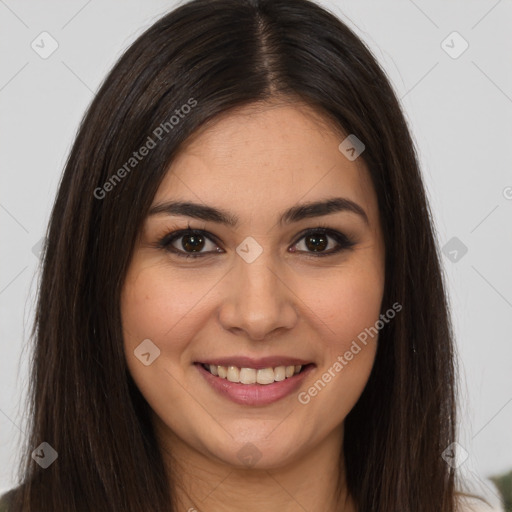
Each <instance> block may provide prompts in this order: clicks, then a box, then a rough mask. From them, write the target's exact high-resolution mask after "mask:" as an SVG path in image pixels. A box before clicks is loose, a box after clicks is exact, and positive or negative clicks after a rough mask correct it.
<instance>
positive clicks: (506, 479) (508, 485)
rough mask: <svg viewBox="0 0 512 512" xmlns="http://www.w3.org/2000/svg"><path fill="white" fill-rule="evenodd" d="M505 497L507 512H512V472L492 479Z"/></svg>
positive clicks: (504, 502)
mask: <svg viewBox="0 0 512 512" xmlns="http://www.w3.org/2000/svg"><path fill="white" fill-rule="evenodd" d="M490 480H492V482H494V484H495V485H496V487H497V488H498V490H499V491H500V493H501V495H502V497H503V506H504V507H505V512H512V471H509V472H508V473H505V474H504V475H500V476H493V477H491V478H490Z"/></svg>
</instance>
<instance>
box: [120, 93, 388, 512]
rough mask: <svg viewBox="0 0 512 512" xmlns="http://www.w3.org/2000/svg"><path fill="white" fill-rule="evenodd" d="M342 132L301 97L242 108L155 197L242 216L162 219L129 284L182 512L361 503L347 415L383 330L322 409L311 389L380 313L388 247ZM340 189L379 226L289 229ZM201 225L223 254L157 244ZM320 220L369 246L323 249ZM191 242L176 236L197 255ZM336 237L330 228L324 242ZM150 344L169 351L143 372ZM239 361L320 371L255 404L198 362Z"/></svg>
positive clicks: (195, 142)
mask: <svg viewBox="0 0 512 512" xmlns="http://www.w3.org/2000/svg"><path fill="white" fill-rule="evenodd" d="M344 137H345V136H344V135H342V134H341V133H340V132H339V131H338V130H337V129H336V127H335V126H333V125H332V124H330V122H329V120H328V119H326V118H323V117H321V115H320V114H319V113H317V112H315V111H312V110H310V108H309V107H307V106H305V105H302V104H300V103H297V102H295V103H293V104H291V103H277V102H276V103H266V104H256V105H251V106H249V107H244V108H242V109H238V110H236V111H233V112H230V113H229V114H228V115H223V116H222V117H220V118H217V119H216V120H215V122H213V123H209V125H207V126H203V127H202V128H201V129H200V130H199V131H198V132H196V133H195V134H194V136H193V137H191V138H190V139H189V140H188V141H187V144H186V145H185V146H183V148H182V151H181V152H180V154H179V155H178V156H177V157H176V158H175V159H174V161H173V163H172V165H171V166H170V168H169V170H168V172H167V174H166V176H165V178H164V180H163V182H162V183H161V186H160V187H159V189H158V191H157V193H156V195H155V197H154V200H153V205H157V204H160V203H162V202H165V201H169V200H177V199H179V200H187V201H191V202H196V203H202V204H207V205H210V206H214V207H217V208H222V209H224V210H228V211H230V212H232V213H233V214H235V215H237V216H238V217H239V219H240V223H239V225H238V226H237V227H236V228H233V227H229V226H225V225H221V224H217V223H215V222H209V221H208V222H205V221H202V220H197V219H191V218H188V217H184V216H174V215H173V216H170V215H168V214H166V213H162V214H157V215H151V216H148V218H147V219H146V221H145V223H144V226H143V229H142V231H141V233H140V239H139V241H138V242H137V245H136V248H135V252H134V255H133V259H132V261H131V264H130V267H129V270H128V273H127V277H126V281H125V285H124V288H123V293H122V299H121V311H122V318H123V330H124V349H125V354H126V360H127V363H128V368H129V371H130V373H131V375H132V376H133V379H134V381H135V383H136V384H137V386H138V387H139V389H140V391H141V393H142V394H143V395H144V397H145V398H146V400H147V401H148V403H149V404H150V406H151V408H152V411H153V420H154V425H155V430H156V434H157V438H158V440H159V443H160V446H161V448H162V450H163V454H164V458H165V460H166V462H168V464H169V468H170V467H171V466H172V467H173V468H174V478H175V479H176V481H177V483H176V488H175V490H174V493H175V494H176V495H177V499H178V502H179V510H184V511H185V510H190V512H192V511H193V510H201V511H203V512H209V511H216V512H219V511H226V512H229V511H239V510H242V509H243V510H246V511H261V510H269V511H276V512H277V511H279V512H283V511H296V510H307V511H308V512H309V511H310V512H313V511H322V512H325V511H333V512H334V511H335V510H343V511H345V512H353V511H355V510H356V508H355V506H354V503H353V502H352V500H351V498H350V496H349V495H348V493H347V492H346V489H345V478H344V471H345V469H344V468H343V467H340V466H339V462H338V460H339V454H340V452H341V451H342V450H343V426H344V419H345V417H346V416H347V414H348V413H349V412H350V410H351V409H352V408H353V406H354V405H355V404H356V402H357V400H358V399H359V397H360V395H361V393H362V391H363V389H364V387H365V385H366V383H367V380H368V377H369V375H370V372H371V369H372V366H373V363H374V359H375V353H376V348H377V337H375V338H373V339H372V340H371V341H370V342H369V343H368V344H367V345H366V346H364V347H363V348H362V350H361V351H360V352H359V353H358V354H357V355H355V356H354V358H353V359H352V360H351V361H350V362H349V363H348V364H347V365H346V366H345V367H344V368H343V370H342V371H341V372H338V373H336V376H335V377H333V378H332V379H331V381H330V382H329V383H328V384H327V385H326V386H325V387H324V388H323V389H322V390H321V391H320V392H319V393H318V394H317V395H316V396H314V397H312V398H311V400H310V401H309V403H307V404H302V403H300V402H299V401H298V397H297V395H298V392H300V391H304V390H306V391H307V389H308V388H309V387H310V386H312V385H313V384H314V382H315V381H317V380H318V379H319V378H320V377H321V375H322V374H323V373H324V372H326V371H328V369H329V368H330V367H332V366H333V364H334V362H335V361H336V360H337V357H338V356H339V355H343V354H344V353H345V352H346V351H347V350H348V349H349V347H350V345H351V343H352V342H353V340H355V339H356V338H357V336H358V334H359V333H361V332H362V331H363V330H364V329H365V328H367V327H369V326H373V325H374V324H375V322H376V321H377V320H378V319H379V314H380V308H381V302H382V296H383V291H384V242H383V236H382V229H381V225H380V220H379V214H378V209H377V198H376V195H375V191H374V189H373V187H372V184H371V182H370V179H369V174H368V171H367V169H366V167H365V164H364V162H363V161H362V158H357V159H356V160H355V161H349V160H348V159H347V158H345V156H344V155H343V154H341V152H340V151H339V149H338V146H339V144H340V142H341V141H342V140H343V139H344ZM332 197H344V198H348V199H350V200H352V201H354V202H356V203H357V204H359V205H360V206H361V207H362V208H363V209H364V211H365V212H366V215H367V218H368V223H366V222H365V221H364V220H363V218H362V217H361V216H359V215H357V214H355V213H352V212H349V211H343V212H336V213H332V214H329V215H325V216H322V217H316V218H309V219H303V220H301V221H299V222H297V223H294V224H290V225H287V226H280V225H278V224H277V219H278V215H279V213H280V212H282V211H284V210H285V209H287V208H289V207H292V206H295V205H297V204H299V203H305V202H309V201H317V200H325V199H327V198H332ZM189 224H190V227H191V228H192V229H200V230H204V231H206V232H208V233H211V234H213V235H215V236H216V237H217V238H218V239H219V240H220V243H217V242H216V241H215V240H211V241H210V240H208V239H206V241H205V245H204V247H203V248H202V249H201V251H202V252H203V253H207V252H209V251H214V250H215V249H216V248H220V249H222V251H223V252H220V253H219V252H211V253H210V254H209V255H207V256H205V257H203V258H197V259H193V258H188V259H185V258H181V257H179V256H177V255H173V254H172V253H171V252H169V251H166V250H165V249H163V248H161V247H158V241H159V240H160V239H161V238H162V237H164V236H165V235H166V234H168V233H170V232H171V231H175V230H178V229H187V228H188V225H189ZM319 225H324V226H327V227H329V228H330V229H332V230H336V231H339V232H341V233H344V234H346V235H347V236H349V237H351V238H352V239H353V240H354V241H355V245H354V246H353V247H352V248H348V249H344V250H342V251H341V252H339V253H336V254H332V255H330V256H326V257H318V256H315V252H314V251H313V250H312V249H311V248H310V247H309V248H308V246H307V245H306V242H305V240H306V239H305V238H297V235H300V233H301V231H303V230H305V229H308V228H317V227H318V226H319ZM248 236H251V237H253V238H254V239H255V240H256V241H257V242H258V243H259V245H260V246H261V247H262V249H263V252H262V254H261V255H260V256H259V257H258V258H257V259H256V260H255V261H254V262H252V263H250V264H249V263H247V262H246V261H244V260H243V259H242V258H241V257H240V256H239V255H238V254H237V252H236V248H237V247H238V246H239V245H240V244H241V243H242V241H243V240H244V239H245V238H246V237H248ZM182 241H183V238H181V239H178V240H177V241H175V242H174V243H173V246H174V247H175V248H178V249H181V250H182V251H184V252H186V250H187V249H186V248H185V249H184V248H183V245H182ZM337 245H338V244H337V242H336V240H335V239H332V238H329V246H328V247H327V248H326V249H325V252H329V251H330V250H331V249H332V248H335V247H337ZM290 248H292V249H293V248H295V249H296V251H295V252H292V251H290ZM188 250H189V252H190V247H189V249H188ZM147 338H149V339H151V340H152V342H153V343H154V344H155V345H156V346H158V348H159V349H160V356H159V357H158V358H157V359H155V360H154V362H153V363H152V364H150V365H148V366H145V365H143V364H141V362H140V361H139V359H138V358H137V357H135V356H134V350H135V349H136V347H137V346H138V345H139V344H140V343H141V341H142V340H144V339H147ZM234 355H247V356H251V357H256V358H257V357H264V356H273V355H288V356H293V357H299V358H302V359H305V360H308V361H311V362H313V363H314V364H315V365H316V366H315V368H314V370H313V372H311V373H310V374H309V375H308V376H307V379H306V381H304V383H303V385H302V386H301V388H300V389H299V390H298V391H297V392H293V393H292V394H290V395H289V396H287V397H285V398H283V399H281V400H279V401H277V402H275V403H272V404H270V405H266V406H257V407H251V406H247V405H239V404H236V403H234V402H232V401H231V400H229V399H228V398H225V397H223V396H221V395H219V394H218V393H217V392H216V391H215V390H213V389H212V388H211V387H210V386H209V385H208V384H207V383H206V381H205V379H204V378H203V376H202V375H201V374H200V372H199V371H198V370H197V368H196V366H194V365H193V363H194V362H195V361H201V360H205V359H206V358H214V357H225V356H234ZM246 443H252V444H253V445H254V446H255V447H256V450H257V453H258V454H259V456H260V458H259V460H258V462H257V463H256V464H255V465H254V466H251V467H249V466H247V465H244V463H243V462H242V461H241V460H240V459H239V457H238V452H239V450H240V449H242V448H243V447H244V445H246ZM338 479H339V480H340V482H341V486H342V489H343V492H342V495H341V499H340V503H337V499H336V498H335V488H336V484H337V480H338ZM300 507H303V508H300ZM337 507H338V508H337Z"/></svg>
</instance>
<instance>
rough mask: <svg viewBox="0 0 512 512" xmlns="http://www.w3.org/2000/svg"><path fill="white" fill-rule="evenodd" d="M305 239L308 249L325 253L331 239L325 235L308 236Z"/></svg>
mask: <svg viewBox="0 0 512 512" xmlns="http://www.w3.org/2000/svg"><path fill="white" fill-rule="evenodd" d="M304 238H305V240H306V247H307V248H308V249H309V250H311V251H314V252H318V251H320V252H321V251H324V250H325V248H326V247H327V246H328V245H329V240H328V238H329V237H328V236H327V235H324V234H320V235H308V236H306V237H304Z"/></svg>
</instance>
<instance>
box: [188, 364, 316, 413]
mask: <svg viewBox="0 0 512 512" xmlns="http://www.w3.org/2000/svg"><path fill="white" fill-rule="evenodd" d="M234 360H236V361H238V362H240V360H239V359H234ZM234 360H230V361H234ZM284 360H285V359H284V358H282V359H281V361H284ZM290 361H291V360H290ZM208 364H219V365H221V366H224V364H221V363H214V362H211V363H208ZM292 364H294V363H292V362H290V363H289V365H290V366H291V365H292ZM298 364H300V363H298ZM195 366H196V368H197V369H198V370H199V373H201V375H202V376H203V377H204V378H205V380H206V382H207V383H208V384H209V385H210V386H211V387H212V388H213V389H214V390H215V391H217V392H218V393H220V394H221V395H223V396H225V397H227V398H229V399H230V400H232V401H233V402H235V403H237V404H241V405H252V406H257V405H268V404H271V403H273V402H277V401H278V400H281V399H282V398H284V397H285V396H288V395H290V394H291V393H293V392H294V391H296V390H297V389H298V388H299V387H300V385H301V384H302V382H303V381H304V379H305V378H306V377H307V375H308V374H309V373H310V372H311V371H312V370H313V368H314V365H312V364H311V365H308V366H307V367H306V368H305V369H304V370H303V371H301V372H300V373H297V374H296V375H294V376H293V377H289V378H287V379H285V380H282V381H280V382H274V383H273V384H240V383H237V382H230V381H229V380H227V379H222V378H220V377H216V376H215V375H212V374H211V373H210V372H209V371H208V370H205V368H203V365H202V364H200V363H196V364H195ZM227 366H238V364H236V365H227ZM270 366H272V365H271V364H267V365H266V366H258V368H269V367H270ZM283 366H285V365H283ZM239 368H255V367H254V366H252V365H246V366H244V365H241V366H240V367H239Z"/></svg>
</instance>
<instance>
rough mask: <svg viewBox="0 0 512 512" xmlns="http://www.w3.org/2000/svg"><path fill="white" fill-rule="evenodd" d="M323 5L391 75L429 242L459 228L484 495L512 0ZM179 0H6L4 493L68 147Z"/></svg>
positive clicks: (466, 364) (499, 390)
mask: <svg viewBox="0 0 512 512" xmlns="http://www.w3.org/2000/svg"><path fill="white" fill-rule="evenodd" d="M320 3H321V4H322V5H324V6H327V7H329V8H330V9H331V10H332V11H334V12H335V13H336V14H338V16H340V17H341V19H343V20H344V21H345V22H346V23H347V24H348V25H349V26H350V27H351V28H352V29H353V30H355V32H356V33H357V34H358V35H359V36H360V37H361V38H362V39H363V40H365V41H366V43H367V44H368V45H369V46H370V48H371V49H372V51H373V52H374V54H375V56H376V57H377V59H378V60H379V62H380V63H381V65H382V66H383V67H384V68H385V70H386V72H387V73H388V76H389V77H390V80H391V81H392V83H393V85H394V87H395V90H396V92H397V95H398V96H399V98H400V99H401V101H402V105H403V108H404V111H405V113H406V116H407V119H408V121H409V123H410V127H411V131H412V134H413V137H414V139H415V141H416V144H417V147H418V152H419V156H420V159H421V164H422V169H423V173H424V177H425V182H426V186H427V189H428V194H429V197H430V201H431V206H432V209H433V212H434V216H435V221H436V225H437V229H438V236H439V243H440V244H441V246H445V244H447V242H448V241H449V240H451V239H452V238H453V237H456V240H452V241H451V242H450V245H448V246H447V248H446V249H445V253H446V254H445V255H443V264H444V268H445V273H446V278H447V282H448V285H449V292H450V300H451V302H452V307H453V321H454V326H455V332H456V338H457V350H458V353H459V357H460V370H461V392H462V393H461V416H460V423H461V424H460V430H461V436H460V443H461V445H462V446H463V448H464V450H465V451H466V452H467V453H468V458H467V460H466V461H465V462H464V464H463V465H462V469H463V471H464V472H465V474H467V475H468V477H471V478H477V477H480V479H481V480H482V482H481V483H480V485H481V486H482V492H484V493H486V494H487V495H489V496H490V497H491V499H493V492H494V489H493V488H492V486H491V485H489V482H488V481H485V480H484V479H485V478H486V477H488V476H490V475H495V474H498V473H501V472H504V471H508V470H510V469H512V372H511V369H510V367H511V362H512V343H510V331H511V327H512V321H511V319H512V272H511V267H510V262H511V261H512V236H511V234H512V233H511V231H512V229H511V220H512V169H511V157H512V151H511V147H512V142H511V140H512V123H511V122H510V121H511V117H512V61H511V58H510V56H511V55H512V39H511V37H510V27H511V25H512V5H511V2H510V1H507V0H499V1H467V0H465V1H452V2H449V3H448V2H445V1H439V0H438V1H428V2H427V1H426V0H422V1H420V0H417V1H414V2H413V1H411V0H404V1H391V0H387V1H381V2H375V3H374V2H369V1H361V0H355V1H338V2H334V1H322V2H320ZM175 5H176V2H174V1H171V0H168V1H163V0H161V1H157V0H151V1H145V2H142V0H137V1H136V0H130V1H123V2H122V4H121V2H114V1H112V0H108V1H106V0H102V1H99V0H90V1H83V2H75V1H69V0H67V1H60V2H58V1H46V2H40V1H36V0H31V1H24V2H15V1H14V0H0V48H1V58H2V62H1V66H0V108H1V116H0V145H1V160H0V162H1V171H2V172H1V188H0V229H1V240H2V242H1V245H0V258H1V260H0V315H1V316H0V343H1V352H2V357H1V358H0V389H1V398H0V461H1V463H0V492H1V491H2V490H6V489H8V488H10V487H11V486H12V485H13V484H14V483H15V480H14V474H13V470H14V463H15V460H16V456H17V451H16V443H17V442H18V441H19V440H20V438H22V437H23V436H24V433H23V431H24V417H25V416H24V411H23V409H22V408H21V407H20V406H19V404H20V401H21V400H22V399H23V398H24V396H25V391H26V386H27V358H28V356H29V353H28V350H27V349H26V343H27V337H28V334H29V332H30V326H31V321H32V315H33V306H34V293H35V285H36V282H37V274H38V258H37V244H38V242H39V241H40V239H41V237H42V236H43V233H44V230H45V226H46V223H47V221H48V217H49V213H50V208H51V205H52V202H53V198H54V196H55V192H56V188H57V185H58V181H59V178H60V173H61V171H62V169H63V166H64V163H65V159H66V157H67V154H68V151H69V149H70V146H71V143H72V141H73V138H74V135H75V133H76V129H77V127H78V123H79V121H80V119H81V117H82V115H83V113H84V111H85V109H86V107H87V105H88V104H89V102H90V101H91V99H92V98H93V95H94V92H95V90H96V88H97V87H98V85H99V83H100V82H101V80H102V79H103V78H104V76H105V75H106V73H107V72H108V70H109V69H110V67H111V66H112V65H113V63H114V62H115V61H116V60H117V58H118V57H119V56H120V54H121V52H122V51H123V50H124V49H125V48H126V47H127V46H128V45H129V44H130V43H131V42H132V41H133V40H134V39H135V38H136V37H137V36H138V35H140V34H141V33H142V31H143V30H144V29H145V28H147V27H148V26H149V25H150V24H151V23H152V22H154V21H155V20H156V19H157V18H158V17H160V15H162V14H163V13H165V12H167V11H168V10H170V9H172V8H173V7H174V6H175ZM43 31H47V32H48V33H50V34H51V36H52V37H53V38H54V39H55V40H56V41H57V43H58V48H57V50H56V51H55V52H54V53H53V54H52V55H51V56H49V57H48V58H46V59H43V58H41V57H40V55H39V54H38V53H36V51H34V50H33V49H32V47H31V43H32V42H33V41H35V43H34V44H39V46H42V44H43V43H41V37H39V35H40V34H41V32H43ZM453 31H457V32H458V33H459V34H460V35H461V36H462V38H464V40H466V41H467V43H468V44H469V47H468V48H467V50H466V51H465V52H464V53H462V54H461V55H460V56H457V58H453V57H454V56H455V53H458V52H459V51H460V50H461V49H462V48H463V46H462V44H463V42H462V41H461V40H458V39H457V36H453V35H452V36H450V34H451V33H452V32H453ZM448 36H450V37H448ZM447 37H448V39H446V38H447ZM444 40H446V42H445V43H444V44H443V43H442V42H443V41H444ZM45 41H46V42H45V48H46V49H48V48H49V40H48V39H46V40H45ZM450 47H451V48H450ZM447 51H448V52H451V53H452V56H450V55H449V54H448V53H447ZM454 52H455V53H454ZM462 244H463V245H464V246H465V247H466V248H467V253H466V254H463V250H461V248H463V246H462ZM34 247H35V248H34ZM453 251H456V252H453ZM455 257H457V260H456V261H452V260H453V259H454V258H455ZM63 342H65V340H63ZM42 441H43V440H42ZM461 454H462V455H464V452H463V451H461V450H459V456H460V455H461ZM496 510H499V509H498V508H497V509H496Z"/></svg>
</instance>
